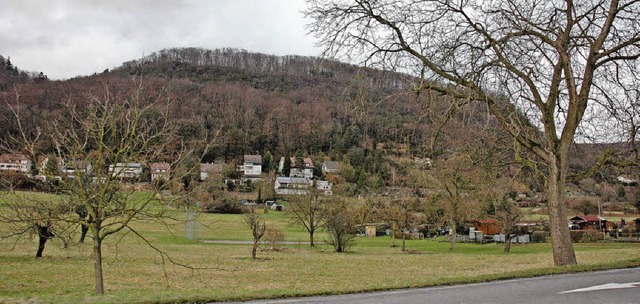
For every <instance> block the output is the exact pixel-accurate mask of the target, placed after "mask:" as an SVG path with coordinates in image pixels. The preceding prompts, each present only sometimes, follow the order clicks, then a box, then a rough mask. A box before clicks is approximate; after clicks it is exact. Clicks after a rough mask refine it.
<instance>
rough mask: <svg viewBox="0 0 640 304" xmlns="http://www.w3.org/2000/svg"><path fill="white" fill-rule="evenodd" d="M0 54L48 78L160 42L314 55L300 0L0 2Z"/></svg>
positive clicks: (110, 62)
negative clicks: (40, 72)
mask: <svg viewBox="0 0 640 304" xmlns="http://www.w3.org/2000/svg"><path fill="white" fill-rule="evenodd" d="M0 7H2V8H3V9H2V11H1V12H0V54H1V55H3V56H11V58H12V61H13V62H14V63H15V64H16V65H18V66H19V67H21V68H23V69H26V70H34V71H35V70H38V71H40V70H42V71H44V72H45V73H47V74H49V76H50V77H52V78H68V77H73V76H76V75H86V74H90V73H93V72H99V71H102V70H103V69H105V68H111V67H113V66H117V65H119V64H120V63H122V62H123V61H127V60H131V59H136V58H139V57H141V56H143V55H144V54H148V53H150V52H153V51H157V50H159V49H161V48H167V47H182V46H197V47H204V48H220V47H239V48H246V49H249V50H251V51H256V52H265V53H270V54H276V55H285V54H298V55H317V54H318V53H319V52H318V50H317V49H315V48H314V47H313V39H312V37H307V36H305V32H304V20H303V19H302V15H301V14H300V13H299V11H300V10H302V9H303V7H304V1H302V0H290V1H280V0H261V1H250V0H236V1H234V0H222V1H189V0H185V1H168V0H163V1H157V0H142V1H140V0H139V1H130V0H112V1H98V0H90V1H82V0H67V1H33V0H26V1H12V0H0Z"/></svg>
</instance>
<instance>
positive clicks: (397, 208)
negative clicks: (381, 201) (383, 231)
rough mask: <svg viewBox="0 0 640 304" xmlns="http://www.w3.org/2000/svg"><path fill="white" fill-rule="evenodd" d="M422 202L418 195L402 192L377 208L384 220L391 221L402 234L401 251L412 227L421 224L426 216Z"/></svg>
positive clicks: (404, 247)
mask: <svg viewBox="0 0 640 304" xmlns="http://www.w3.org/2000/svg"><path fill="white" fill-rule="evenodd" d="M424 207H425V206H424V203H423V202H421V201H420V199H419V198H418V197H415V196H410V195H408V194H403V195H402V196H401V197H398V198H396V199H393V200H391V201H389V202H388V203H387V204H385V205H384V207H383V208H381V210H379V214H378V215H379V216H381V217H382V219H383V220H384V221H385V222H388V223H392V225H394V227H397V229H399V230H400V233H401V234H402V251H405V250H406V240H407V236H408V235H409V233H410V231H411V229H412V228H414V227H416V226H417V225H419V224H421V223H422V222H423V221H424V220H425V219H426V216H425V214H424V209H425V208H424Z"/></svg>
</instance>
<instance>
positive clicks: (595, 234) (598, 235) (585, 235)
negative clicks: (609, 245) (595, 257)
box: [571, 230, 604, 243]
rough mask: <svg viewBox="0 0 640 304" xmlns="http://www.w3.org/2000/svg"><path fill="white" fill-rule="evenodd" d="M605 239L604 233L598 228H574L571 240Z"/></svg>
mask: <svg viewBox="0 0 640 304" xmlns="http://www.w3.org/2000/svg"><path fill="white" fill-rule="evenodd" d="M601 240H604V235H602V232H600V231H598V230H572V231H571V241H573V242H574V243H593V242H596V241H601Z"/></svg>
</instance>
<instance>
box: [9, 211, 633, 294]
mask: <svg viewBox="0 0 640 304" xmlns="http://www.w3.org/2000/svg"><path fill="white" fill-rule="evenodd" d="M172 216H173V217H174V218H175V219H176V221H174V222H169V223H168V224H167V225H160V224H158V223H154V222H147V223H137V224H136V226H135V227H136V229H137V230H138V231H141V232H142V233H143V234H144V235H145V236H147V237H148V238H149V239H150V240H152V241H153V242H154V243H155V244H156V245H157V246H158V248H160V249H161V250H163V251H165V252H167V253H168V254H169V255H170V256H171V257H172V258H173V259H175V260H176V261H178V262H181V263H186V264H189V265H191V266H193V267H194V269H186V268H183V267H179V266H174V265H172V264H170V263H168V262H167V261H165V262H164V263H163V260H162V258H161V256H160V255H159V254H158V253H157V252H156V251H154V250H153V249H151V248H149V247H148V246H146V245H145V244H144V242H143V241H141V240H139V239H138V238H136V237H135V236H133V235H132V234H126V235H125V234H121V235H116V236H114V237H112V238H110V239H107V242H106V244H105V248H104V271H105V288H106V295H105V296H101V297H97V296H94V295H93V288H94V287H93V286H94V285H93V284H94V279H93V260H92V258H91V242H90V240H89V241H88V243H86V244H73V245H72V246H70V247H69V248H67V249H64V248H61V247H60V245H59V244H58V243H56V242H53V243H51V244H49V245H48V247H47V249H46V250H45V252H44V258H42V259H35V258H34V257H33V256H34V255H35V249H36V246H37V244H36V241H35V239H23V240H19V241H17V242H16V240H15V239H5V240H0V261H2V262H1V263H0V303H1V302H7V303H15V302H25V303H27V302H28V303H40V302H42V303H122V302H126V303H129V302H187V301H189V302H206V301H227V300H247V299H255V298H269V297H290V296H299V295H312V294H334V293H348V292H359V291H366V290H385V289H393V288H406V287H418V286H432V285H439V284H452V283H464V282H479V281H486V280H491V279H504V278H512V277H517V276H530V275H542V274H549V273H559V272H566V271H583V270H593V269H602V268H609V267H631V266H639V265H640V245H638V244H611V243H597V244H576V245H575V248H576V254H577V256H578V261H579V263H580V265H578V266H573V267H554V266H553V262H552V257H551V248H550V245H549V244H528V245H514V246H513V249H512V252H511V253H504V252H502V245H496V244H485V245H476V244H458V248H457V249H456V250H455V251H450V250H449V249H448V246H449V245H448V243H447V242H444V241H440V242H438V241H436V240H419V241H418V240H416V241H408V242H407V245H408V249H410V251H409V252H408V253H402V252H401V251H400V249H399V248H398V247H396V248H392V247H390V246H389V245H390V244H391V239H390V238H389V237H378V238H358V239H357V240H356V244H355V246H354V247H353V248H352V249H351V251H350V252H348V253H335V252H333V251H332V248H330V246H328V245H320V246H318V247H317V248H314V249H312V248H309V247H308V245H307V238H308V236H307V234H306V233H305V232H304V231H303V230H302V229H300V228H298V227H294V226H291V225H288V224H287V223H286V220H285V218H284V215H283V214H282V213H279V212H269V213H268V214H267V215H266V216H267V217H268V225H270V226H274V227H278V228H279V229H282V230H283V231H284V232H285V234H286V239H287V240H289V241H294V242H298V243H297V244H295V245H288V246H287V247H286V248H285V249H284V250H283V251H268V250H265V251H262V252H260V253H259V254H258V256H259V259H258V260H251V259H250V256H251V248H250V246H249V245H221V244H207V243H202V242H191V241H188V240H185V237H184V228H185V225H184V222H182V220H183V219H184V213H183V212H178V211H175V212H173V213H172ZM199 222H200V223H201V224H202V226H201V227H200V228H201V229H199V230H198V236H199V237H200V238H202V239H212V240H216V239H217V240H223V239H233V240H249V239H250V237H249V231H248V230H247V229H246V228H244V227H243V224H242V216H241V215H218V214H203V215H201V216H200V218H199ZM323 238H324V236H323V235H322V234H320V235H319V236H318V238H317V240H318V241H321V240H322V239H323ZM400 242H401V240H398V239H396V244H397V245H400ZM14 245H15V246H14Z"/></svg>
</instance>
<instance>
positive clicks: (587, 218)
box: [571, 214, 607, 222]
mask: <svg viewBox="0 0 640 304" xmlns="http://www.w3.org/2000/svg"><path fill="white" fill-rule="evenodd" d="M571 220H572V221H583V222H598V221H603V222H605V221H607V220H606V219H604V218H602V217H599V216H597V215H593V214H589V215H585V216H580V215H576V216H574V217H572V218H571Z"/></svg>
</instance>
